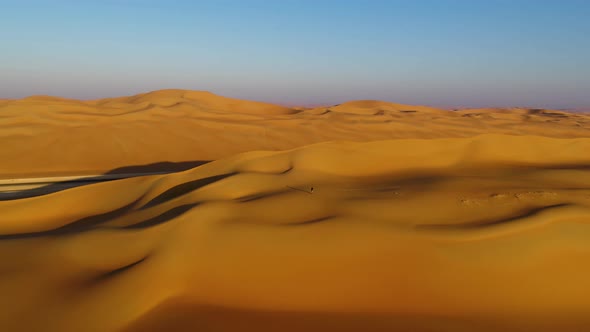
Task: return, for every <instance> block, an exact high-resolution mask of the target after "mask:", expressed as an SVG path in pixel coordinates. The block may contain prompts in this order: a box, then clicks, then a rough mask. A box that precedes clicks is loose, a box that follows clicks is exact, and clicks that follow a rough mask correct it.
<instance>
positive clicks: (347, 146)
mask: <svg viewBox="0 0 590 332" xmlns="http://www.w3.org/2000/svg"><path fill="white" fill-rule="evenodd" d="M588 151H590V139H553V138H543V137H536V136H507V135H483V136H477V137H474V138H454V139H437V140H395V141H378V142H371V143H351V142H348V143H347V142H336V143H323V144H318V145H312V146H308V147H303V148H300V149H295V150H289V151H284V152H249V153H245V154H239V155H235V156H232V157H229V158H226V159H222V160H219V161H214V162H212V163H208V164H205V165H202V166H200V167H197V168H194V169H191V170H188V171H185V172H181V173H175V174H168V175H153V176H146V177H139V178H131V179H124V180H117V181H113V182H105V183H99V184H93V185H88V186H82V187H77V188H73V189H68V190H65V191H61V192H57V193H53V194H50V195H46V196H40V197H35V198H28V199H21V200H12V201H1V202H0V216H1V218H0V234H1V235H0V294H2V296H1V297H0V308H1V309H2V310H0V330H1V331H127V332H131V331H134V332H135V331H268V332H271V331H273V332H274V331H368V332H371V331H583V330H585V329H586V328H587V327H588V326H590V325H588V324H590V317H589V316H588V315H587V313H588V312H590V283H589V282H588V280H590V265H589V264H587V262H588V261H589V260H590V242H589V241H588V239H589V238H590V168H589V166H590V154H589V153H588ZM312 188H313V189H312Z"/></svg>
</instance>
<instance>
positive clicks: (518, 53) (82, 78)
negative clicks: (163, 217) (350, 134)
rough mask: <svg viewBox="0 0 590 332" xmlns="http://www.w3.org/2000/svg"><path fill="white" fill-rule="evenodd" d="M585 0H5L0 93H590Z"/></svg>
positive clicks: (332, 97) (464, 101) (501, 100)
mask: <svg viewBox="0 0 590 332" xmlns="http://www.w3.org/2000/svg"><path fill="white" fill-rule="evenodd" d="M589 17H590V1H585V0H579V1H576V0H561V1H558V0H554V1H543V0H481V1H478V0H439V1H434V0H430V1H428V0H413V1H412V0H407V1H395V0H390V1H380V0H358V1H346V0H315V1H313V0H299V1H295V0H275V1H273V0H234V1H230V0H211V1H198V0H195V1H174V0H168V1H165V0H161V1H156V0H105V1H82V0H78V1H63V0H54V1H41V0H38V1H29V0H18V1H3V0H0V40H2V48H1V51H0V98H20V97H24V96H28V95H35V94H48V95H57V96H63V97H72V98H81V99H91V98H100V97H111V96H121V95H130V94H135V93H140V92H145V91H150V90H157V89H163V88H182V89H194V90H208V91H212V92H214V93H217V94H220V95H225V96H230V97H236V98H244V99H253V100H262V101H269V102H275V103H283V104H305V105H308V104H323V103H327V104H329V103H336V102H343V101H346V100H354V99H380V100H387V101H394V102H400V103H409V104H427V105H436V106H531V107H533V106H534V107H555V108H566V107H588V106H590V19H589Z"/></svg>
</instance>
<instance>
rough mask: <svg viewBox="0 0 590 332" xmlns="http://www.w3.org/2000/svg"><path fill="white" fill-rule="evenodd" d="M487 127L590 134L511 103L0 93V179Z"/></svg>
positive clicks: (574, 122) (582, 120) (463, 133)
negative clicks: (311, 102) (467, 106)
mask: <svg viewBox="0 0 590 332" xmlns="http://www.w3.org/2000/svg"><path fill="white" fill-rule="evenodd" d="M489 133H492V134H505V135H541V136H549V137H558V138H579V137H590V115H588V114H576V113H567V112H561V111H552V110H534V109H532V110H531V109H516V108H515V109H503V110H502V109H472V110H460V111H444V110H440V109H436V108H432V107H426V106H413V105H402V104H395V103H389V102H383V101H371V100H364V101H363V100H360V101H351V102H345V103H342V104H340V105H333V106H329V107H317V108H312V109H303V108H300V109H295V108H288V107H283V106H278V105H273V104H268V103H261V102H254V101H246V100H238V99H232V98H225V97H222V96H217V95H214V94H212V93H209V92H203V91H187V90H160V91H153V92H149V93H143V94H138V95H135V96H129V97H119V98H106V99H100V100H93V101H80V100H71V99H64V98H55V97H47V96H36V97H29V98H24V99H20V100H6V101H0V147H1V148H0V160H1V161H2V164H1V167H0V179H2V178H15V177H36V176H48V175H51V174H57V175H64V174H73V175H80V174H102V173H104V172H107V171H109V170H112V169H115V168H120V167H126V166H129V165H144V164H154V163H160V162H173V163H175V162H186V161H191V160H218V159H221V158H227V157H231V156H233V155H235V154H237V153H242V152H248V151H254V150H266V151H282V150H288V149H294V148H298V147H303V146H306V145H309V144H316V143H321V142H326V141H335V140H346V141H353V142H368V141H374V140H387V139H400V138H402V139H408V138H414V139H423V138H428V139H439V138H459V137H475V136H477V135H480V134H489ZM164 170H167V169H164Z"/></svg>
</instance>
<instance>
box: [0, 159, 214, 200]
mask: <svg viewBox="0 0 590 332" xmlns="http://www.w3.org/2000/svg"><path fill="white" fill-rule="evenodd" d="M209 162H210V161H205V160H194V161H182V162H168V161H165V162H158V163H153V164H146V165H132V166H124V167H119V168H115V169H112V170H110V171H108V172H106V173H103V174H102V175H101V176H99V177H90V178H81V179H80V180H69V181H62V182H57V183H52V184H50V185H47V186H43V187H39V188H34V189H27V190H22V191H13V192H0V201H9V200H15V199H22V198H29V197H36V196H42V195H47V194H51V193H55V192H58V191H62V190H66V189H70V188H74V187H80V186H84V185H89V184H93V183H98V182H106V181H117V180H120V179H121V178H112V179H105V178H103V176H105V175H107V176H108V175H124V174H133V175H134V176H130V177H135V176H141V173H175V172H182V171H186V170H189V169H192V168H195V167H199V166H201V165H204V164H206V163H209Z"/></svg>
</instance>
